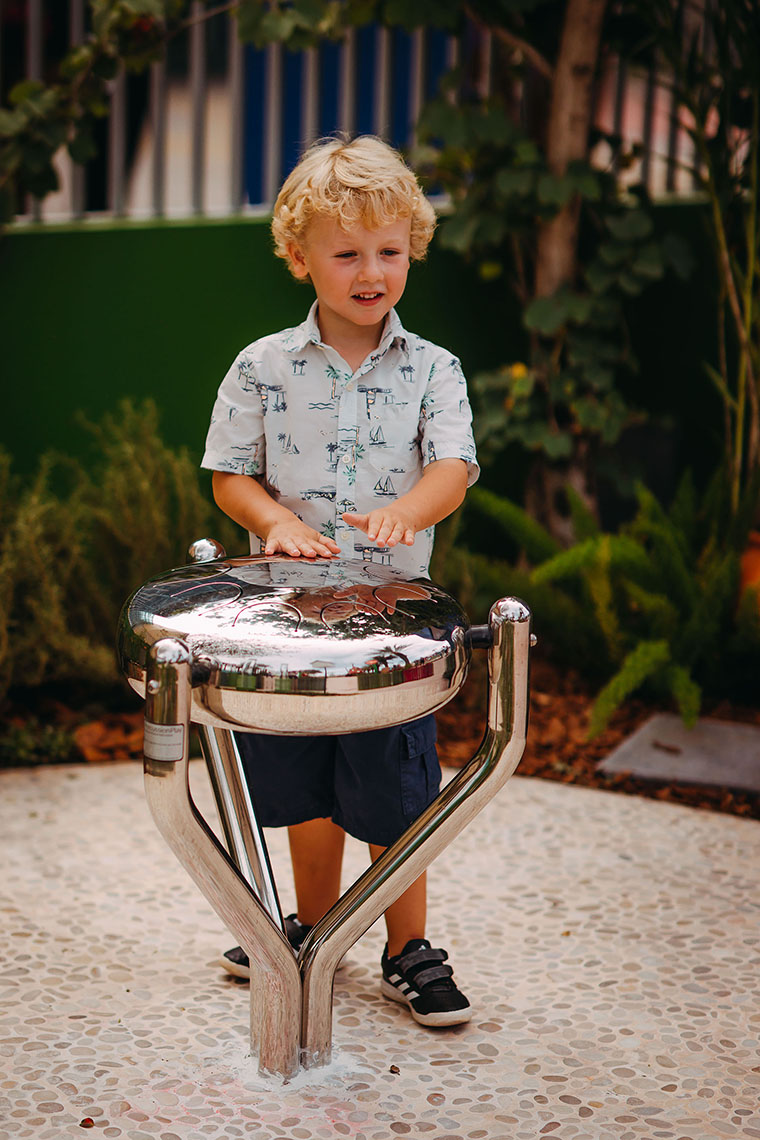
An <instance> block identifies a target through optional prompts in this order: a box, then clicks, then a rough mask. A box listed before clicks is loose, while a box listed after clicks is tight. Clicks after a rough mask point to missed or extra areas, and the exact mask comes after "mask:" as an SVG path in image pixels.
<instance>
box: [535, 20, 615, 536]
mask: <svg viewBox="0 0 760 1140" xmlns="http://www.w3.org/2000/svg"><path fill="white" fill-rule="evenodd" d="M606 3H607V0H568V4H567V8H566V10H565V22H564V25H563V28H562V37H561V39H560V46H559V54H558V56H557V63H556V66H555V69H554V82H553V84H552V92H551V100H550V105H549V119H548V123H547V129H546V158H547V162H548V165H549V168H550V170H551V171H552V173H553V174H556V175H562V174H564V173H565V171H566V170H567V166H568V163H570V162H573V161H574V160H584V159H586V158H587V157H588V136H589V128H590V126H591V112H592V94H593V84H594V76H595V74H596V67H597V60H598V58H599V47H600V41H601V34H602V23H603V20H604V12H605V8H606ZM579 218H580V200H579V199H578V197H577V196H575V197H574V198H573V199H572V200H571V201H570V202H568V203H567V205H566V206H564V207H563V208H562V209H561V210H560V212H559V213H558V214H557V215H556V216H555V217H554V218H552V219H551V221H549V222H546V223H545V224H544V225H542V226H541V227H540V229H539V231H538V237H537V241H536V276H535V283H534V292H535V296H536V297H550V296H551V295H552V294H553V293H556V291H557V290H558V289H559V288H560V286H562V285H565V284H570V285H572V284H573V283H574V280H575V273H576V258H577V247H578V223H579ZM567 486H572V487H573V488H574V489H575V491H576V492H577V493H578V494H579V495H580V497H581V498H582V499H583V501H584V502H585V503H586V505H587V506H588V507H589V509H590V510H591V511H592V512H593V513H594V514H597V502H596V491H595V488H594V480H593V473H592V471H591V469H590V460H589V456H588V455H587V453H586V450H585V448H581V449H580V451H578V450H576V454H575V455H574V457H573V458H572V459H571V460H570V461H569V462H568V464H567V465H566V466H565V467H564V468H563V469H561V470H557V469H552V468H551V467H549V466H547V464H546V463H545V462H542V461H538V462H536V463H535V464H534V465H533V467H532V469H531V471H530V473H529V476H528V482H527V487H526V505H528V509H529V510H532V511H533V512H534V513H535V516H536V517H537V518H539V519H540V520H541V521H542V522H543V523H544V525H545V526H546V527H547V529H548V530H549V532H550V533H551V534H552V535H553V536H554V537H555V538H557V539H558V540H559V541H560V542H561V543H562V544H563V545H570V544H571V543H572V542H573V541H574V540H575V535H574V534H573V524H572V519H571V517H570V514H569V510H568V505H567V500H566V497H565V494H564V490H565V488H566V487H567Z"/></svg>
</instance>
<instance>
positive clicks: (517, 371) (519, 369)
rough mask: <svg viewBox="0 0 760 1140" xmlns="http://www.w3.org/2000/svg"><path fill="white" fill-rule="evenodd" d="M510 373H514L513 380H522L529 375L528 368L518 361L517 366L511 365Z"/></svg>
mask: <svg viewBox="0 0 760 1140" xmlns="http://www.w3.org/2000/svg"><path fill="white" fill-rule="evenodd" d="M509 371H510V372H511V373H512V379H513V380H522V378H523V376H527V375H528V366H527V364H522V363H521V362H520V361H518V362H517V363H516V364H513V365H511V367H510V369H509Z"/></svg>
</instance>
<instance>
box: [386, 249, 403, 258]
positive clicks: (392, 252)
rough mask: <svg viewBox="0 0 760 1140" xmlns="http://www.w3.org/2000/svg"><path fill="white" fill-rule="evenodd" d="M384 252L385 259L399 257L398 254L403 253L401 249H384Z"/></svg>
mask: <svg viewBox="0 0 760 1140" xmlns="http://www.w3.org/2000/svg"><path fill="white" fill-rule="evenodd" d="M382 252H383V257H397V256H398V254H399V253H400V252H401V250H400V249H384V250H383V251H382Z"/></svg>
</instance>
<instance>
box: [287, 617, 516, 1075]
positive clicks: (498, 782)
mask: <svg viewBox="0 0 760 1140" xmlns="http://www.w3.org/2000/svg"><path fill="white" fill-rule="evenodd" d="M489 625H490V626H491V630H492V633H493V644H492V647H491V648H490V649H489V654H488V667H489V690H488V724H487V728H486V734H485V737H484V739H483V743H482V744H481V746H480V748H479V750H478V752H477V753H476V755H475V756H474V757H473V759H472V760H471V761H470V762H469V764H468V765H467V766H466V767H465V768H464V769H463V770H462V771H461V772H460V773H459V775H458V776H456V777H455V779H453V780H452V781H451V783H449V784H448V785H447V787H446V788H444V790H443V791H442V792H441V794H440V795H439V796H438V797H437V799H435V800H434V801H433V803H432V804H431V805H430V806H429V807H428V808H427V809H426V810H425V811H424V812H423V813H422V814H421V815H420V816H419V817H418V818H417V819H416V820H415V821H414V823H413V824H412V825H411V826H410V827H409V828H408V829H407V830H406V831H405V832H404V834H403V835H402V836H401V837H400V838H399V839H398V840H397V841H396V842H395V843H394V844H393V845H392V846H391V847H389V848H388V849H387V851H385V852H384V853H383V855H382V856H381V857H380V858H379V859H378V860H377V861H376V862H375V863H373V864H372V866H371V867H370V868H368V870H367V871H366V872H365V873H364V874H363V875H362V876H361V877H360V878H359V879H357V881H356V882H355V883H354V885H353V886H352V887H350V888H349V890H348V891H346V893H345V894H344V895H343V896H342V898H340V899H339V900H338V902H337V903H336V904H335V906H334V907H333V908H332V909H331V910H330V911H328V913H327V914H326V915H325V916H324V918H322V919H320V921H319V922H318V923H317V924H316V926H315V927H314V928H313V929H312V931H311V932H310V933H309V935H308V936H307V937H306V939H305V941H304V943H303V946H302V947H301V951H300V954H299V962H300V966H301V972H302V975H303V1023H302V1029H301V1033H302V1037H301V1040H302V1059H303V1063H304V1065H306V1066H307V1067H315V1066H318V1065H325V1064H327V1063H328V1061H329V1060H330V1051H331V1037H332V989H333V979H334V976H335V970H336V969H337V966H338V963H339V962H340V960H341V958H342V957H343V955H344V954H345V952H346V950H348V949H349V947H350V946H352V945H353V943H354V942H355V941H356V940H357V938H360V937H361V935H362V934H363V933H364V932H365V931H366V930H368V929H369V927H370V926H371V925H372V923H373V922H374V921H375V920H376V919H377V918H379V917H380V915H381V914H382V913H383V911H384V910H385V909H386V908H387V907H388V906H389V905H390V904H391V903H392V902H394V900H395V899H397V898H398V897H399V895H401V894H402V893H403V891H404V890H406V888H407V887H408V886H409V885H410V884H411V883H412V882H413V881H414V880H415V879H416V878H417V876H418V875H420V874H421V873H422V871H424V870H425V868H426V867H427V866H428V864H429V863H431V862H432V860H433V859H434V858H435V856H436V855H438V854H439V853H440V852H441V851H442V850H443V848H444V847H446V846H447V845H448V844H449V843H451V841H452V840H453V839H454V838H455V836H456V835H458V834H459V832H460V831H461V830H462V828H463V827H464V826H465V825H466V824H467V823H468V822H469V821H470V820H471V819H472V818H473V816H475V815H476V814H477V813H478V812H479V811H480V810H481V808H483V807H484V806H485V805H486V803H487V802H488V801H489V800H490V799H491V798H492V797H493V796H494V795H495V794H496V792H498V791H499V789H500V788H501V787H502V785H503V784H504V783H505V782H506V780H507V779H508V778H509V777H510V776H511V775H512V773H513V772H514V770H515V768H516V767H517V765H518V763H519V761H520V757H521V756H522V754H523V750H524V748H525V737H526V732H527V725H528V657H529V651H530V611H529V610H528V608H527V607H526V606H525V605H524V604H523V603H522V602H520V601H518V600H517V599H515V598H503V599H501V600H500V601H499V602H496V603H495V605H494V606H493V607H492V608H491V613H490V615H489Z"/></svg>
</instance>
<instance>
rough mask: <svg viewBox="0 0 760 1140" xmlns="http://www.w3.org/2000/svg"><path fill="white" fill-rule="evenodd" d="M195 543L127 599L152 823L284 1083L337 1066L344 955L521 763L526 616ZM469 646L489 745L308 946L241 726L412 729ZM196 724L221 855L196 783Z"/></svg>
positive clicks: (325, 567) (461, 665)
mask: <svg viewBox="0 0 760 1140" xmlns="http://www.w3.org/2000/svg"><path fill="white" fill-rule="evenodd" d="M376 553H377V556H380V557H382V552H376ZM189 554H190V558H191V559H192V561H191V563H190V564H189V565H187V566H182V567H180V568H178V569H175V570H170V571H168V573H165V574H161V575H159V576H158V577H156V578H153V579H151V580H150V581H149V582H146V583H145V585H144V586H141V587H140V589H138V590H137V591H136V592H135V593H134V594H133V595H132V596H131V598H129V599H128V601H127V602H126V603H125V605H124V608H123V610H122V614H121V617H120V619H119V632H118V651H119V657H120V663H121V667H122V669H123V671H124V673H125V675H126V677H127V679H128V680H129V683H130V685H131V686H132V687H133V688H134V689H135V690H136V691H137V692H138V693H140V695H141V696H144V698H145V749H144V752H145V762H144V770H145V792H146V796H147V800H148V804H149V807H150V810H151V812H152V814H153V818H154V820H155V822H156V824H157V826H158V829H159V831H160V832H161V834H162V835H163V837H164V839H165V840H166V842H167V843H168V844H169V846H170V847H171V849H172V851H173V852H174V854H175V855H176V857H177V858H178V859H179V861H180V863H181V864H182V866H183V867H184V868H185V870H186V871H187V872H188V874H189V875H190V876H191V878H192V879H193V881H194V882H195V883H196V885H197V886H198V887H199V889H200V890H201V891H202V892H203V894H204V895H205V896H206V898H207V900H208V901H209V902H210V904H211V906H212V907H213V908H214V910H215V911H216V913H217V914H218V915H219V917H220V918H221V919H222V921H223V922H224V923H225V924H226V926H227V927H228V928H229V929H230V930H231V931H232V933H233V934H234V936H235V937H236V938H237V940H238V941H239V943H240V945H241V946H242V947H243V949H244V950H245V951H246V953H247V954H248V956H249V958H250V962H251V1010H250V1014H251V1047H252V1051H253V1053H254V1054H255V1055H257V1056H258V1065H259V1071H260V1072H262V1073H276V1074H279V1075H281V1076H283V1077H285V1078H288V1077H291V1076H293V1075H294V1074H295V1073H296V1072H297V1071H298V1070H299V1068H300V1067H301V1066H303V1067H306V1068H312V1067H317V1066H320V1065H325V1064H327V1063H328V1062H329V1060H330V1053H331V1036H332V991H333V978H334V975H335V970H336V968H337V966H338V963H339V962H340V960H341V958H342V957H343V955H344V954H345V953H346V951H347V950H348V949H349V947H350V946H352V945H353V943H354V942H356V940H357V939H358V938H360V937H361V935H362V934H363V933H364V932H365V931H366V930H367V929H368V928H369V927H370V926H371V925H372V923H373V922H375V920H376V919H377V918H378V917H379V916H380V915H381V914H382V913H383V911H384V910H385V909H386V908H387V907H388V906H389V905H390V904H391V903H392V902H394V900H395V899H397V898H398V897H399V895H401V894H402V893H403V891H404V890H406V888H407V887H408V886H409V885H410V884H411V883H412V882H413V881H414V880H415V879H416V878H417V876H418V875H420V874H421V872H422V871H424V870H425V868H426V867H427V866H428V864H429V863H431V862H432V860H433V859H434V858H435V857H436V855H438V854H439V853H440V852H441V851H442V850H443V849H444V847H446V846H447V845H448V844H449V843H451V841H452V840H453V839H454V838H455V836H457V835H458V834H459V832H460V831H461V830H462V828H463V827H465V825H466V824H467V823H469V822H470V820H472V819H473V818H474V817H475V816H476V815H477V813H478V812H479V811H480V810H481V808H483V807H484V806H485V805H486V804H487V803H488V801H489V800H490V799H492V797H493V796H494V795H495V794H496V792H498V791H499V789H500V788H501V787H502V785H503V784H504V783H505V782H506V781H507V780H508V779H509V777H510V776H511V775H512V773H513V772H514V770H515V768H516V767H517V764H518V762H519V760H520V757H521V756H522V753H523V749H524V747H525V735H526V730H527V720H528V658H529V653H530V647H531V644H532V641H533V638H532V634H531V631H530V623H531V615H530V611H529V610H528V608H527V606H526V605H525V604H524V603H523V602H521V601H519V600H518V599H517V598H509V597H507V598H501V599H500V600H499V601H497V602H495V603H494V605H493V606H492V607H491V612H490V614H489V619H488V624H487V625H485V626H472V625H470V623H469V621H468V619H467V616H466V614H465V613H464V611H463V610H462V609H461V607H460V606H459V605H458V604H457V602H456V601H454V599H453V598H452V597H451V596H450V595H449V594H447V593H446V592H445V591H444V590H442V589H441V588H440V587H438V586H436V585H435V584H434V583H432V582H430V581H428V580H427V579H424V578H416V579H413V580H410V579H408V578H406V577H405V576H404V575H403V574H402V573H400V572H399V571H397V570H395V569H393V568H391V567H390V566H384V565H378V564H376V563H374V562H372V561H349V560H345V559H339V558H338V559H315V560H311V559H303V558H289V557H287V556H285V555H273V556H266V555H254V556H250V557H241V558H228V557H227V556H226V555H225V552H224V550H223V548H222V547H221V546H220V545H219V544H218V543H216V542H213V541H212V540H209V539H201V540H199V541H198V542H195V543H193V545H192V546H191V547H190V551H189ZM474 647H482V648H485V649H486V650H487V653H488V711H487V723H486V728H485V735H484V737H483V741H482V743H481V745H480V747H479V748H478V750H477V751H476V753H475V755H474V756H473V757H472V759H471V760H470V761H469V762H468V763H467V764H466V765H465V766H464V767H463V768H462V769H461V770H460V771H458V772H457V774H456V776H455V777H454V778H453V779H452V780H450V781H449V782H448V783H447V784H446V786H445V787H444V788H443V790H442V791H441V792H440V794H439V795H438V797H437V798H436V799H435V800H434V801H433V803H432V804H430V806H429V807H427V808H426V809H425V810H424V811H423V812H422V813H421V814H420V815H419V816H418V818H417V819H416V820H415V821H414V823H412V824H411V826H410V827H409V828H408V829H407V830H406V831H405V832H404V834H403V835H402V836H401V837H400V838H399V839H398V840H396V842H395V843H394V844H393V845H392V846H391V847H389V848H388V849H387V850H386V851H385V852H384V853H383V855H382V856H381V857H380V859H378V860H377V861H376V862H375V863H373V864H372V865H371V866H370V867H369V868H368V869H367V870H366V871H365V872H364V874H363V875H361V876H360V878H359V879H357V881H356V882H355V883H354V884H353V886H351V887H350V888H349V889H348V890H347V891H346V892H345V894H343V896H342V897H341V898H340V899H339V901H338V902H337V903H336V904H335V906H334V907H333V908H332V909H331V910H330V911H328V913H327V914H326V915H324V917H323V918H322V919H320V921H319V922H318V923H317V924H316V926H314V927H313V929H312V930H311V931H310V933H309V934H308V936H307V937H306V939H305V941H304V943H303V945H302V946H301V949H300V950H299V952H298V954H296V953H295V952H294V951H293V950H292V949H291V947H290V944H289V942H288V941H287V939H286V937H285V934H284V929H283V921H282V914H281V911H280V904H279V901H278V897H277V889H276V885H275V881H274V877H273V875H272V871H271V867H270V863H269V858H268V855H267V850H266V845H265V842H264V838H263V835H262V833H261V830H260V828H259V826H258V823H257V820H256V815H255V812H254V809H253V805H252V803H251V799H250V796H249V794H248V789H247V785H246V781H245V777H244V775H243V770H242V765H241V761H240V756H239V753H238V750H237V747H236V744H235V738H234V736H233V732H245V731H255V732H264V733H271V734H275V735H283V736H290V735H310V736H314V735H320V734H336V733H345V732H362V731H368V730H370V729H375V728H383V727H386V726H388V725H393V724H403V723H405V722H407V721H411V720H414V719H416V718H417V717H421V716H424V715H425V714H426V713H430V712H434V711H435V710H436V709H439V708H441V706H442V705H444V704H446V702H447V701H449V700H451V698H452V697H453V696H454V695H455V694H456V693H457V692H458V691H459V689H460V688H461V687H462V685H463V684H464V681H465V678H466V676H467V671H468V667H469V663H470V656H471V651H472V649H473V648H474ZM191 724H195V725H196V727H197V730H198V734H199V736H200V742H201V748H202V751H203V754H204V757H205V760H206V763H207V766H208V770H209V774H210V778H211V783H212V787H213V790H214V795H215V798H216V803H217V807H218V810H219V816H220V821H221V825H222V829H223V833H224V836H225V840H226V850H225V847H224V846H223V845H222V844H221V843H220V842H219V841H218V840H217V838H216V836H215V835H214V833H213V832H212V831H211V829H210V828H209V826H208V824H207V823H206V822H205V820H204V819H203V817H202V816H201V815H200V813H199V812H198V810H197V808H196V806H195V804H194V802H193V800H192V797H191V794H190V787H189V783H188V745H189V737H190V726H191Z"/></svg>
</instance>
